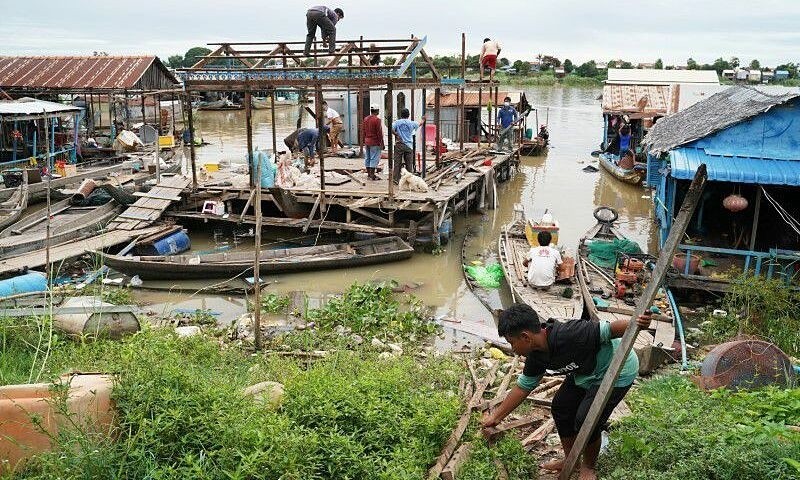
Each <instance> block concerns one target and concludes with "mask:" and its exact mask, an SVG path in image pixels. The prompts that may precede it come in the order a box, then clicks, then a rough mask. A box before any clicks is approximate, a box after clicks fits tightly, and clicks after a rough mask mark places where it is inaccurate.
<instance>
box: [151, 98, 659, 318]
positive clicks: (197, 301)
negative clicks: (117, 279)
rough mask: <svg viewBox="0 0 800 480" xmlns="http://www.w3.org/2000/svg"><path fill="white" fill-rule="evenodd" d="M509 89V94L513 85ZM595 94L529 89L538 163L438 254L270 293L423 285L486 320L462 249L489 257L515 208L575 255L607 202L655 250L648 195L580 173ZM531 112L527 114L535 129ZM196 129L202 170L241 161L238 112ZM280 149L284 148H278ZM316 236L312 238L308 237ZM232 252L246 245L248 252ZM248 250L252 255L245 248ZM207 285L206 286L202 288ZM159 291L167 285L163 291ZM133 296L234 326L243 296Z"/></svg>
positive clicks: (200, 118) (441, 301) (492, 298)
mask: <svg viewBox="0 0 800 480" xmlns="http://www.w3.org/2000/svg"><path fill="white" fill-rule="evenodd" d="M512 88H513V87H512ZM600 93H601V90H600V89H598V88H590V89H584V88H563V87H535V88H530V89H528V90H526V95H527V97H528V100H529V102H531V103H532V104H533V105H534V106H535V107H536V108H537V109H538V117H539V122H540V123H545V122H547V123H548V124H549V129H550V147H549V149H548V151H547V152H546V153H545V154H543V155H541V156H537V157H523V158H522V162H521V165H520V169H519V172H518V174H517V175H516V176H515V177H514V178H513V179H512V180H510V181H508V182H506V183H503V184H500V185H499V186H498V195H499V207H498V208H497V209H496V210H493V211H488V212H486V213H485V214H479V213H470V214H469V215H468V216H464V215H463V214H461V215H459V216H458V218H456V219H454V226H455V231H456V234H455V236H454V237H453V238H452V239H451V240H450V242H449V243H448V244H447V245H446V246H445V247H444V251H443V252H442V253H441V254H438V255H433V254H430V253H417V254H415V255H414V257H413V258H412V259H410V260H408V261H404V262H399V263H392V264H386V265H377V266H371V267H361V268H353V269H347V270H333V271H323V272H309V273H296V274H288V275H270V276H267V277H266V280H268V281H270V282H271V283H270V285H269V286H268V287H266V291H267V292H270V291H272V292H276V293H286V292H291V291H305V292H306V293H307V294H308V295H309V296H310V297H311V298H320V297H322V296H324V295H326V294H331V293H337V292H341V291H342V289H343V288H344V287H345V286H347V285H349V284H350V283H352V282H356V281H360V282H363V281H370V280H383V279H394V280H397V281H398V282H399V283H400V284H419V287H418V288H416V289H414V290H413V293H414V294H415V295H416V296H417V297H419V298H420V299H422V300H423V301H424V302H425V303H426V304H428V305H430V306H432V307H434V309H435V311H436V314H437V315H440V316H446V317H451V318H455V319H469V320H475V321H482V322H486V321H489V320H488V319H490V318H491V317H490V314H489V311H488V310H487V309H486V307H485V306H484V305H483V303H481V301H480V300H479V299H478V298H477V297H476V296H475V295H474V294H473V293H472V292H471V291H470V289H469V288H468V286H467V284H466V283H465V281H464V278H463V274H462V265H461V246H462V244H463V242H464V238H465V235H467V234H469V235H470V241H469V242H468V243H467V249H466V252H467V260H468V261H472V260H488V261H491V259H492V258H493V254H494V251H495V249H496V246H497V238H498V235H499V233H500V229H501V228H502V226H503V225H504V224H505V223H507V222H509V221H510V219H511V218H512V215H513V210H514V205H515V204H517V203H520V204H522V205H523V206H524V208H525V211H526V212H527V213H528V214H529V215H532V216H533V218H536V216H540V215H541V213H542V212H543V211H544V210H545V209H549V210H550V212H551V213H552V214H553V216H554V217H555V219H556V220H558V221H559V223H560V225H561V231H560V239H559V243H561V244H562V245H565V246H566V247H567V248H568V249H569V250H571V251H572V252H573V253H574V251H575V248H576V246H577V242H578V239H579V238H580V237H581V235H582V234H583V233H584V232H585V231H586V230H587V229H589V228H590V227H591V226H592V225H593V224H594V219H593V217H592V211H593V210H594V208H595V207H596V206H599V205H607V206H611V207H613V208H615V209H616V210H617V211H618V212H619V227H620V229H621V230H622V231H623V232H624V233H625V234H626V235H628V236H629V237H630V238H631V239H633V240H635V241H637V242H639V244H640V245H641V246H642V247H643V248H644V249H649V250H651V251H653V250H654V248H655V226H654V223H653V221H652V214H651V210H652V206H651V203H650V199H649V197H648V196H647V192H646V191H645V190H643V189H641V188H637V187H634V186H631V185H627V184H623V183H621V182H619V181H617V180H615V179H614V178H612V177H610V176H608V175H607V174H606V173H605V172H603V171H599V172H596V173H585V172H583V171H582V169H583V168H584V167H586V166H587V165H594V166H596V167H597V166H598V165H597V162H596V161H594V159H593V158H592V157H591V156H590V152H591V151H592V150H595V149H596V148H597V144H598V143H599V141H600V137H601V133H602V115H601V112H600V101H599V100H598V96H599V95H600ZM298 114H299V109H297V108H289V107H284V108H280V109H278V110H276V130H277V132H278V142H279V144H282V139H283V137H284V136H285V135H287V134H288V133H289V132H291V131H292V130H293V129H294V125H295V123H296V120H297V117H298ZM270 119H271V114H270V111H268V110H266V111H264V110H261V111H255V112H254V118H253V130H254V145H255V146H260V147H261V148H271V147H272V126H271V123H270ZM533 122H534V115H533V114H531V116H530V117H529V125H533ZM196 124H197V126H198V130H199V135H201V136H202V137H203V139H204V140H205V141H208V142H210V143H211V145H208V146H205V147H202V148H199V149H197V158H198V163H199V164H202V163H205V162H215V161H220V160H227V161H232V162H243V161H244V158H245V152H246V145H245V126H244V113H243V112H199V113H198V114H197V120H196ZM279 148H281V147H280V146H279ZM309 233H314V232H309ZM294 235H299V234H298V233H296V232H291V231H277V232H274V233H272V232H265V240H264V242H265V243H266V242H269V241H270V239H285V238H290V237H292V236H294ZM191 236H192V242H193V250H202V249H213V248H215V247H218V246H219V245H220V244H221V243H225V242H231V241H232V239H231V238H227V237H226V236H225V234H224V233H223V232H221V231H218V232H217V235H214V234H213V232H212V231H193V232H191ZM238 248H248V247H246V246H242V247H238ZM249 248H252V246H250V247H249ZM206 283H209V282H206ZM162 285H165V286H168V285H167V284H163V282H162ZM203 285H204V283H203V282H199V283H186V282H181V286H182V287H183V288H186V287H187V286H189V287H194V286H196V287H197V288H201V287H202V286H203ZM509 297H510V295H509V294H508V292H507V291H505V290H502V289H501V290H500V291H498V292H490V293H489V295H488V302H489V303H490V304H492V305H493V306H495V305H496V306H499V304H500V303H507V302H508V301H509ZM137 298H138V300H139V301H141V302H143V303H145V304H151V305H153V307H154V309H156V310H163V311H169V310H170V309H172V308H184V309H195V308H202V309H210V310H212V311H215V312H218V313H219V314H220V316H219V318H220V320H222V321H227V320H232V319H234V318H236V317H238V316H239V315H240V314H241V313H243V312H244V309H245V308H246V302H245V301H244V299H242V298H235V297H234V298H231V297H224V296H204V295H202V294H196V295H191V294H186V293H180V294H178V293H169V294H166V293H163V292H157V293H156V292H146V291H138V292H137Z"/></svg>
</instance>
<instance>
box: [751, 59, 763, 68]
mask: <svg viewBox="0 0 800 480" xmlns="http://www.w3.org/2000/svg"><path fill="white" fill-rule="evenodd" d="M750 70H761V62H759V61H758V60H756V59H755V58H754V59H753V61H752V62H750Z"/></svg>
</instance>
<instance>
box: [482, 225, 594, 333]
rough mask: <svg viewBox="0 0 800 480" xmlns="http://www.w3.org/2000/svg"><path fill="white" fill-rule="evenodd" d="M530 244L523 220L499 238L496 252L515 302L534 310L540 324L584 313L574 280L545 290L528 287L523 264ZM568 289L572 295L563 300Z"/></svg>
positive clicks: (579, 315) (508, 226)
mask: <svg viewBox="0 0 800 480" xmlns="http://www.w3.org/2000/svg"><path fill="white" fill-rule="evenodd" d="M529 250H530V244H529V243H528V239H527V237H526V236H525V220H524V219H521V220H517V221H515V222H513V223H511V224H509V225H507V226H506V227H505V228H503V232H502V234H501V235H500V239H499V241H498V245H497V253H498V256H499V257H500V264H501V265H502V266H503V272H505V277H506V281H507V282H508V285H509V287H511V293H512V295H513V297H514V301H516V302H522V303H526V304H528V305H530V307H531V308H533V309H534V310H535V311H536V313H537V315H539V318H540V320H541V321H542V322H544V321H546V320H548V319H550V318H556V319H574V318H580V317H581V315H582V314H583V298H582V297H581V295H580V292H578V291H577V290H578V289H577V284H576V283H575V278H574V277H573V278H570V279H567V281H565V282H564V283H557V284H554V285H551V286H550V288H548V289H546V290H545V289H540V288H535V287H532V286H530V285H529V284H528V275H527V268H526V267H525V266H524V265H523V262H524V261H525V259H526V258H527V255H528V252H529ZM567 288H571V289H572V295H571V296H568V297H566V298H565V297H564V296H563V294H564V293H565V290H566V289H567ZM566 293H568V292H566Z"/></svg>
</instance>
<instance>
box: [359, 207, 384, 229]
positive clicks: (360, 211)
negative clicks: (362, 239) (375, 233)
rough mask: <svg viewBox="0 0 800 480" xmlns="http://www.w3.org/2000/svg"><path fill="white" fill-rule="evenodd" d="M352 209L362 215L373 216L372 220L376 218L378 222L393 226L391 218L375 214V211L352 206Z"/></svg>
mask: <svg viewBox="0 0 800 480" xmlns="http://www.w3.org/2000/svg"><path fill="white" fill-rule="evenodd" d="M350 210H352V211H354V212H356V213H357V214H359V215H362V216H364V217H367V218H371V219H372V220H375V221H376V222H378V223H382V224H383V225H386V226H387V227H391V224H390V223H389V220H387V219H385V218H383V217H381V216H380V215H375V214H374V213H371V212H368V211H366V210H363V209H361V208H353V207H350Z"/></svg>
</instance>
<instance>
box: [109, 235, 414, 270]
mask: <svg viewBox="0 0 800 480" xmlns="http://www.w3.org/2000/svg"><path fill="white" fill-rule="evenodd" d="M95 253H96V255H97V257H98V259H99V260H100V261H101V262H102V263H103V264H104V265H106V266H108V267H110V268H112V269H114V270H116V271H118V272H120V273H124V274H127V275H131V276H133V275H139V278H142V279H145V280H147V279H150V280H156V279H159V280H180V279H204V278H230V277H234V276H237V275H240V274H243V273H246V272H249V271H251V270H252V269H253V253H251V252H224V253H212V254H208V255H171V256H124V257H123V256H119V255H109V254H107V253H103V252H95ZM413 253H414V249H413V248H412V247H411V246H410V245H409V244H407V243H406V242H405V241H403V240H402V239H401V238H400V237H385V238H377V239H370V240H363V241H359V242H351V243H337V244H331V245H318V246H314V247H299V248H283V249H276V250H265V251H263V252H261V257H260V269H261V274H262V275H263V274H273V273H285V272H300V271H310V270H323V269H330V268H346V267H358V266H362V265H372V264H377V263H386V262H393V261H396V260H404V259H407V258H409V257H411V255H412V254H413Z"/></svg>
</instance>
